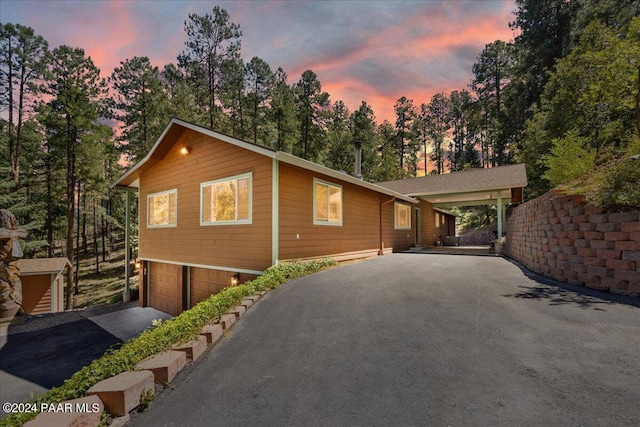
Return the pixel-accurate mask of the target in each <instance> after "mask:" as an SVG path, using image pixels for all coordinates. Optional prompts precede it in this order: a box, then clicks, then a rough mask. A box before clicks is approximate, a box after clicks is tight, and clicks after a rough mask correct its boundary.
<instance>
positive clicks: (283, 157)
mask: <svg viewBox="0 0 640 427" xmlns="http://www.w3.org/2000/svg"><path fill="white" fill-rule="evenodd" d="M276 159H278V160H279V161H281V162H284V163H288V164H290V165H293V166H297V167H299V168H302V169H306V170H310V171H312V172H316V173H320V174H323V175H326V176H330V177H331V178H335V179H338V180H341V181H344V182H348V183H350V184H353V185H357V186H359V187H363V188H366V189H368V190H372V191H375V192H377V193H382V194H386V195H387V196H392V197H395V198H397V199H400V200H404V201H405V202H409V203H415V204H417V203H418V201H417V200H416V199H414V198H413V197H409V196H406V195H404V194H400V193H397V192H395V191H392V190H389V189H387V188H384V187H380V186H379V185H376V184H372V183H370V182H367V181H363V180H361V179H358V178H355V177H353V176H351V175H347V174H346V173H342V172H338V171H335V170H333V169H330V168H328V167H326V166H322V165H319V164H317V163H313V162H310V161H309V160H305V159H301V158H300V157H296V156H294V155H292V154H289V153H285V152H282V151H278V152H277V153H276Z"/></svg>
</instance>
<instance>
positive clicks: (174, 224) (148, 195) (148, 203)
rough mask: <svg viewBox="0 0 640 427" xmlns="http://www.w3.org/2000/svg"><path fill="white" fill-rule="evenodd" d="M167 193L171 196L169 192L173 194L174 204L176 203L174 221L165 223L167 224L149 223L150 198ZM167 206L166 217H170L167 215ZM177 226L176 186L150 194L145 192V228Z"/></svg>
mask: <svg viewBox="0 0 640 427" xmlns="http://www.w3.org/2000/svg"><path fill="white" fill-rule="evenodd" d="M165 194H166V195H169V196H171V194H174V195H175V199H176V202H175V205H176V213H175V218H174V219H175V222H173V223H167V224H151V223H150V221H149V220H150V219H151V208H150V206H151V199H153V198H154V197H157V196H162V195H165ZM168 211H169V206H167V218H170V215H169V212H168ZM177 226H178V189H177V188H173V189H171V190H166V191H158V192H157V193H151V194H147V228H168V227H177Z"/></svg>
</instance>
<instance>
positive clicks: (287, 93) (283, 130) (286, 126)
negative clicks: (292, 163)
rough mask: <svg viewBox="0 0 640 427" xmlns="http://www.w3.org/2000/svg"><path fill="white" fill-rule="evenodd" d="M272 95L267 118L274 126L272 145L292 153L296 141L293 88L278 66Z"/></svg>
mask: <svg viewBox="0 0 640 427" xmlns="http://www.w3.org/2000/svg"><path fill="white" fill-rule="evenodd" d="M274 78H275V83H274V87H273V95H272V98H271V105H270V109H269V120H270V121H271V122H272V124H273V126H274V128H275V141H274V143H273V147H272V148H274V149H276V150H280V151H284V152H287V153H293V147H294V144H295V142H296V137H295V133H296V129H297V127H298V122H297V116H296V104H295V95H294V92H293V88H291V87H290V86H289V85H288V84H287V73H285V72H284V71H283V70H282V68H280V67H279V68H278V69H277V70H276V73H275V76H274Z"/></svg>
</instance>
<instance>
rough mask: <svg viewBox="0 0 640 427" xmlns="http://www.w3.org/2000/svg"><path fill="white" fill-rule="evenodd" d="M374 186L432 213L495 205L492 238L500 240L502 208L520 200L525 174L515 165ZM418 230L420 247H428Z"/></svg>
mask: <svg viewBox="0 0 640 427" xmlns="http://www.w3.org/2000/svg"><path fill="white" fill-rule="evenodd" d="M378 185H380V186H382V187H386V188H388V189H390V190H393V191H397V192H399V193H402V194H405V195H407V196H410V197H414V198H416V199H418V200H420V201H424V202H427V203H428V205H429V206H431V207H432V208H433V210H434V211H435V212H446V211H447V209H450V208H452V207H468V206H495V207H496V212H497V218H496V224H497V227H496V228H497V229H496V230H495V231H496V239H497V241H500V240H501V237H503V236H504V234H505V232H506V227H505V224H506V222H505V221H506V207H507V205H509V204H511V203H520V202H522V201H523V189H524V187H526V186H527V174H526V170H525V165H524V164H518V165H510V166H499V167H494V168H488V169H470V170H466V171H460V172H452V173H449V174H444V175H427V176H423V177H418V178H411V179H404V180H398V181H388V182H382V183H378ZM438 220H439V216H438V215H435V222H436V223H437V222H438ZM436 225H437V224H436ZM420 228H422V230H423V231H422V234H423V235H422V236H420V240H421V243H422V246H425V247H430V246H432V245H431V244H429V242H430V240H432V239H431V236H429V235H424V234H425V232H426V229H427V227H420ZM486 249H487V250H490V248H488V247H487V248H486ZM445 250H446V249H445Z"/></svg>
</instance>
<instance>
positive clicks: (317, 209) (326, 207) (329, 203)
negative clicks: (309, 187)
mask: <svg viewBox="0 0 640 427" xmlns="http://www.w3.org/2000/svg"><path fill="white" fill-rule="evenodd" d="M313 223H314V224H316V225H342V187H341V186H339V185H336V184H330V183H328V182H324V181H320V180H319V179H314V180H313Z"/></svg>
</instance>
